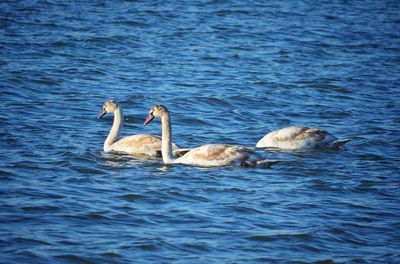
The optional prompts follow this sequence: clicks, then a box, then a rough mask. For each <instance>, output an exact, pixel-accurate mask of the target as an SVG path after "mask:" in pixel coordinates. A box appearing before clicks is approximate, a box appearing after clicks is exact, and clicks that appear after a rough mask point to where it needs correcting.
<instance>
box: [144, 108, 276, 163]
mask: <svg viewBox="0 0 400 264" xmlns="http://www.w3.org/2000/svg"><path fill="white" fill-rule="evenodd" d="M155 117H160V118H161V125H162V135H161V138H162V146H161V152H162V157H163V162H164V163H165V164H172V163H180V164H187V165H194V166H199V167H218V166H230V165H240V166H243V167H249V166H262V167H269V166H271V165H272V164H275V163H277V162H278V161H276V160H254V159H252V155H254V152H252V151H251V150H250V149H249V148H245V147H240V146H231V145H225V144H206V145H203V146H200V147H196V148H193V149H191V150H190V151H189V152H187V153H185V154H184V155H183V156H181V157H179V158H175V157H174V154H173V153H172V142H171V141H172V131H171V121H170V114H169V112H168V109H167V108H166V107H165V106H163V105H154V106H152V107H151V108H150V111H149V115H148V116H147V118H146V120H145V121H144V125H147V124H148V123H150V122H151V121H152V120H153V119H154V118H155Z"/></svg>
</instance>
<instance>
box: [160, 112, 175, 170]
mask: <svg viewBox="0 0 400 264" xmlns="http://www.w3.org/2000/svg"><path fill="white" fill-rule="evenodd" d="M161 126H162V134H161V140H162V142H161V153H162V157H163V161H164V163H165V164H169V163H173V162H174V160H175V158H174V155H173V154H172V129H171V121H170V120H169V113H166V114H165V115H163V116H162V117H161Z"/></svg>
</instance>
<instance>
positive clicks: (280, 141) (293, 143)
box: [256, 126, 336, 149]
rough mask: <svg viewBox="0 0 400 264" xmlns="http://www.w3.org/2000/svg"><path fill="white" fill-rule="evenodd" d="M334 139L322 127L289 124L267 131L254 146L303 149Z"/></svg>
mask: <svg viewBox="0 0 400 264" xmlns="http://www.w3.org/2000/svg"><path fill="white" fill-rule="evenodd" d="M334 140H336V138H335V137H334V136H332V135H331V134H329V133H328V132H327V131H325V130H323V129H318V128H308V127H302V126H291V127H285V128H282V129H278V130H275V131H272V132H270V133H268V134H267V135H265V136H264V137H263V138H262V139H261V140H260V141H259V142H258V143H257V145H256V146H257V147H261V148H263V147H275V148H282V149H304V148H315V147H319V146H323V145H328V144H329V143H330V142H332V141H334Z"/></svg>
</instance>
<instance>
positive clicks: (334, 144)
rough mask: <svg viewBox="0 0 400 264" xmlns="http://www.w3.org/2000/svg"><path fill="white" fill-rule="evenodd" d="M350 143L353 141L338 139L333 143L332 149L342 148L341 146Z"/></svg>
mask: <svg viewBox="0 0 400 264" xmlns="http://www.w3.org/2000/svg"><path fill="white" fill-rule="evenodd" d="M349 141H351V139H350V138H345V139H338V140H335V141H333V142H332V143H331V144H330V147H332V148H338V147H340V146H342V145H344V144H346V143H347V142H349Z"/></svg>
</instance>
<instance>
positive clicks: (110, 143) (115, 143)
mask: <svg viewBox="0 0 400 264" xmlns="http://www.w3.org/2000/svg"><path fill="white" fill-rule="evenodd" d="M108 113H114V121H113V125H112V128H111V130H110V133H109V134H108V136H107V138H106V140H105V141H104V145H103V150H104V152H123V153H126V154H134V155H143V154H145V155H150V156H159V155H160V153H161V137H159V136H155V135H147V134H139V135H132V136H127V137H124V138H121V139H118V137H119V133H120V131H121V128H122V124H123V114H122V109H121V107H120V106H119V104H118V103H117V102H115V101H114V100H111V101H107V102H105V103H104V105H103V109H102V111H101V113H100V115H99V116H98V119H100V118H102V117H103V116H105V115H106V114H108ZM172 148H173V149H174V150H176V149H178V146H176V145H175V144H172Z"/></svg>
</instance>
